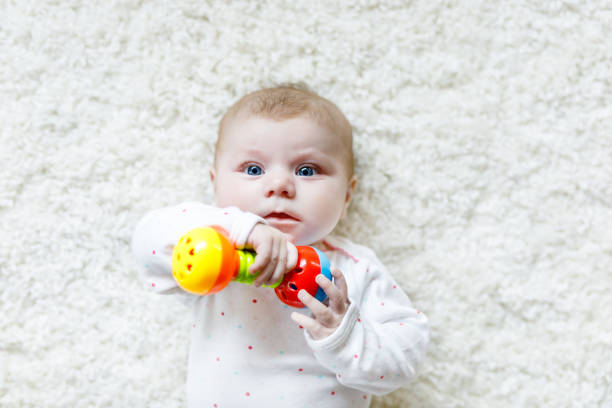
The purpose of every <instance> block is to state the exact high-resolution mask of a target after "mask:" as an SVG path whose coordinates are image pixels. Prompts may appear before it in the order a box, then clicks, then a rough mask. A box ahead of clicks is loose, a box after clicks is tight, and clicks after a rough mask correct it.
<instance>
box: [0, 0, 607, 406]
mask: <svg viewBox="0 0 612 408" xmlns="http://www.w3.org/2000/svg"><path fill="white" fill-rule="evenodd" d="M0 19H1V24H0V103H1V109H0V119H1V120H0V139H1V140H0V143H1V144H0V169H1V170H0V171H1V172H0V223H1V224H0V227H1V229H0V234H1V235H0V286H1V289H0V406H2V407H94V406H95V407H106V406H114V407H165V408H172V407H182V406H184V388H183V387H184V383H185V375H186V358H187V351H188V343H189V338H188V332H189V329H188V325H189V312H188V311H186V310H185V309H184V308H183V306H181V305H180V304H179V303H178V302H176V301H175V300H173V299H172V298H170V297H160V296H157V295H153V294H151V293H149V292H148V291H147V289H146V288H144V287H143V286H142V285H141V283H140V282H139V280H138V278H137V272H136V266H135V264H134V263H133V261H132V259H131V256H130V250H129V240H130V236H131V232H132V230H133V227H134V225H135V223H136V222H137V221H138V220H139V218H140V217H141V216H142V215H143V214H144V213H145V212H146V211H147V210H149V209H152V208H156V207H160V206H164V205H169V204H172V203H177V202H180V201H183V200H193V199H198V200H203V201H211V197H212V194H211V193H212V191H211V186H210V184H209V180H208V173H207V170H208V168H209V166H210V164H211V157H212V151H213V146H214V141H215V135H216V126H217V122H218V120H219V118H220V115H221V114H222V112H223V111H224V109H225V108H226V107H227V106H228V105H229V104H231V103H232V102H233V101H234V100H235V99H236V98H237V97H239V96H241V95H242V94H244V93H245V92H248V91H251V90H254V89H256V88H258V87H261V86H266V85H271V84H275V83H281V82H296V81H303V82H306V83H307V84H309V85H310V86H311V87H312V88H313V89H314V90H316V91H317V92H319V93H320V94H322V95H324V96H326V97H328V98H330V99H332V100H333V101H335V102H336V103H337V104H338V105H339V106H340V107H341V108H342V109H343V110H344V111H345V112H346V114H347V116H348V117H349V119H350V120H351V121H352V123H353V125H354V128H355V143H356V146H355V150H356V154H357V156H358V159H357V174H358V176H359V178H360V184H359V186H358V191H357V193H356V196H355V201H354V203H353V205H352V208H351V211H352V213H351V214H350V216H349V217H348V219H347V220H346V222H344V223H343V224H342V225H341V226H340V227H339V229H340V232H343V233H346V234H350V235H351V236H352V237H353V238H355V240H356V241H359V242H362V243H364V244H366V245H369V246H371V247H373V248H374V249H375V250H376V251H377V253H378V254H379V256H380V257H381V258H382V260H383V261H384V262H385V263H386V265H387V266H388V267H389V269H390V271H391V272H392V273H393V275H394V276H395V277H396V278H397V280H398V281H399V282H400V283H401V284H402V286H403V288H404V289H405V290H406V292H407V293H408V294H409V295H410V297H411V298H412V300H413V302H414V303H415V305H416V306H417V307H418V308H419V309H421V310H423V311H425V313H426V314H427V315H428V316H429V318H430V321H431V330H432V331H431V347H430V352H429V357H428V361H427V363H426V365H425V367H424V369H423V372H422V375H421V377H420V379H419V380H418V381H417V382H415V383H414V384H412V385H411V386H409V387H407V388H405V389H402V390H399V391H397V392H395V393H393V394H390V395H388V396H385V397H379V398H376V399H375V400H374V401H375V402H374V403H373V404H372V405H373V407H559V406H573V407H612V387H611V385H612V296H611V293H612V208H611V203H612V181H611V180H612V120H611V119H612V118H611V116H612V114H611V109H612V108H611V106H612V91H611V88H612V86H611V81H610V66H611V64H612V47H611V44H612V41H611V38H612V30H611V27H612V13H611V9H610V5H609V3H608V2H607V1H606V0H600V1H595V0H593V1H576V0H567V1H503V0H498V1H442V2H438V1H400V0H394V1H385V0H379V1H376V0H359V1H340V0H336V1H327V0H319V1H280V0H268V1H254V0H253V1H246V0H243V1H232V2H226V1H213V0H209V1H202V0H180V1H161V0H160V1H140V0H126V1H119V0H113V1H85V0H81V1H78V0H66V1H51V0H48V1H25V0H12V1H11V0H8V1H0Z"/></svg>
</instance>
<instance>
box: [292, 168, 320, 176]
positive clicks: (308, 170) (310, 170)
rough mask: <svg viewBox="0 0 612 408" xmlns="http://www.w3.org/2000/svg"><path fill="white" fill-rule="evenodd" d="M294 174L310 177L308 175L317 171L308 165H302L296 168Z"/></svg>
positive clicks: (312, 174)
mask: <svg viewBox="0 0 612 408" xmlns="http://www.w3.org/2000/svg"><path fill="white" fill-rule="evenodd" d="M296 174H297V175H298V176H305V177H310V176H314V175H315V174H317V171H316V170H315V169H314V168H312V167H310V166H302V167H300V168H299V169H298V171H297V173H296Z"/></svg>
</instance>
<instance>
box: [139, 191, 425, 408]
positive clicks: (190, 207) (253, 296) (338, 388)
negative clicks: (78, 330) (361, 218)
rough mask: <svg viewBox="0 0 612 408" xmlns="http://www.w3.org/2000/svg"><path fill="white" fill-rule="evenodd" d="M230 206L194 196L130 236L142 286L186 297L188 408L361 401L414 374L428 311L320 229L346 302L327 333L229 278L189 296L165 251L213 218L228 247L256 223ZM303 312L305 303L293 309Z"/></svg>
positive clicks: (269, 294) (368, 260)
mask: <svg viewBox="0 0 612 408" xmlns="http://www.w3.org/2000/svg"><path fill="white" fill-rule="evenodd" d="M258 222H263V223H265V222H266V221H265V220H263V219H262V218H260V217H258V216H256V215H254V214H251V213H247V212H242V211H240V210H239V209H237V208H234V207H230V208H217V207H214V206H209V205H205V204H201V203H196V202H189V203H183V204H180V205H177V206H173V207H167V208H162V209H159V210H155V211H152V212H150V213H148V214H147V215H146V216H145V217H144V218H143V219H142V220H141V222H140V223H139V224H138V226H137V227H136V230H135V232H134V236H133V239H132V249H133V253H134V255H135V257H136V259H137V261H138V263H139V264H141V265H142V277H143V279H144V281H145V282H146V284H147V286H148V287H149V288H151V289H152V290H154V291H156V292H159V293H181V294H182V295H183V296H184V297H185V298H186V299H190V300H191V301H193V305H194V315H193V324H192V336H191V337H192V343H191V350H190V354H189V367H188V378H187V401H188V406H189V407H192V408H195V407H198V408H199V407H219V408H223V407H262V406H266V407H296V408H298V407H299V408H302V407H310V406H316V407H318V408H326V407H347V406H351V407H368V406H369V404H370V400H371V398H370V396H371V394H376V395H381V394H385V393H388V392H391V391H393V390H395V389H397V388H399V387H401V386H403V385H406V384H408V383H409V382H410V381H412V380H413V379H414V378H415V377H416V373H417V367H418V366H419V364H420V363H421V362H422V361H423V359H424V356H425V349H426V346H427V343H428V324H427V318H426V317H425V316H424V315H423V313H421V312H419V311H418V310H416V309H414V308H413V307H412V305H411V303H410V300H409V299H408V297H407V296H406V294H405V293H404V292H403V291H402V290H401V289H400V287H399V286H398V285H397V284H396V283H395V281H394V280H393V278H392V277H391V276H390V274H389V273H388V272H387V270H386V269H385V267H384V266H383V265H382V264H381V263H380V262H379V260H378V259H377V258H376V256H375V255H374V253H373V252H372V251H371V250H370V249H368V248H366V247H364V246H361V245H357V244H354V243H352V242H351V241H349V240H347V239H344V238H340V237H334V236H328V237H327V238H325V239H324V240H323V241H322V244H321V245H319V246H318V248H319V249H321V250H322V251H324V252H325V254H326V255H327V256H328V258H329V260H330V263H331V265H332V266H333V267H336V268H338V269H340V270H341V271H342V273H343V274H344V277H345V279H346V283H347V289H348V298H349V301H350V306H349V308H348V311H347V313H346V315H345V317H344V319H343V321H342V323H341V324H340V326H339V327H338V328H337V329H336V331H335V332H334V333H333V334H332V335H331V336H329V337H327V338H325V339H321V340H314V339H313V338H312V337H310V335H309V334H308V333H307V331H306V330H305V329H303V328H301V327H299V326H298V325H297V324H296V323H295V322H294V321H293V320H292V319H291V317H290V315H291V313H292V312H293V311H295V310H296V309H295V308H292V307H289V306H286V305H285V304H283V303H281V301H280V300H279V299H278V298H277V297H276V295H275V293H274V291H273V290H272V289H269V288H256V287H254V286H250V285H245V284H242V283H237V282H231V283H230V284H229V285H228V286H227V287H226V288H225V289H223V290H222V291H221V292H219V293H216V294H214V295H209V296H195V295H191V294H188V293H187V292H184V291H182V290H181V289H180V288H179V287H178V286H177V283H176V282H175V281H174V278H173V277H172V273H171V269H172V267H171V264H172V260H171V257H172V250H173V248H174V245H175V244H176V242H177V241H178V240H179V238H180V237H181V236H182V235H183V234H184V233H186V232H187V231H189V230H191V229H193V228H197V227H204V226H211V225H219V226H221V227H223V228H224V229H225V230H226V231H228V232H229V234H230V238H231V240H232V242H234V244H235V246H236V247H237V248H241V247H243V246H244V245H245V242H246V240H247V237H248V235H249V233H250V231H251V230H252V228H253V227H254V226H255V224H256V223H258ZM299 311H300V312H302V313H306V314H308V311H307V309H302V310H299Z"/></svg>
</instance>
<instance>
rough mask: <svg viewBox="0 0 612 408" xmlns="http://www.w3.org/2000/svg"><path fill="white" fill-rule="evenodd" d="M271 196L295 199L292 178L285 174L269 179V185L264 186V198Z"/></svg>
mask: <svg viewBox="0 0 612 408" xmlns="http://www.w3.org/2000/svg"><path fill="white" fill-rule="evenodd" d="M272 196H282V197H286V198H293V197H295V184H294V182H293V178H292V177H290V176H289V175H286V174H283V175H275V176H273V177H271V178H270V183H269V184H268V185H267V186H266V197H272Z"/></svg>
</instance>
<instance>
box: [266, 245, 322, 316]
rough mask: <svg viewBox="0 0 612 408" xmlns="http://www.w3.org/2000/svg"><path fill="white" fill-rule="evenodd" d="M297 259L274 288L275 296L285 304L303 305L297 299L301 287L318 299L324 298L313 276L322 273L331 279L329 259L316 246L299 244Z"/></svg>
mask: <svg viewBox="0 0 612 408" xmlns="http://www.w3.org/2000/svg"><path fill="white" fill-rule="evenodd" d="M297 250H298V261H297V264H296V267H295V269H293V270H292V271H291V272H289V273H287V274H286V275H285V279H283V282H282V283H281V284H280V286H278V287H277V288H275V289H274V291H275V292H276V296H278V298H279V299H280V300H281V301H282V302H283V303H285V304H287V305H289V306H293V307H304V304H303V303H302V302H301V301H300V300H299V299H298V297H297V295H298V292H299V291H300V290H302V289H304V290H306V292H308V293H310V294H311V295H312V296H314V297H315V298H317V299H318V300H319V301H323V300H325V297H326V295H325V292H324V291H323V289H321V288H320V287H319V285H318V284H317V282H316V281H315V278H316V277H317V275H319V274H323V275H324V276H325V277H326V278H327V279H329V280H331V271H330V268H329V266H330V264H329V259H328V258H327V256H326V255H325V254H324V253H323V252H321V251H319V250H318V249H316V248H313V247H309V246H299V247H297Z"/></svg>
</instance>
